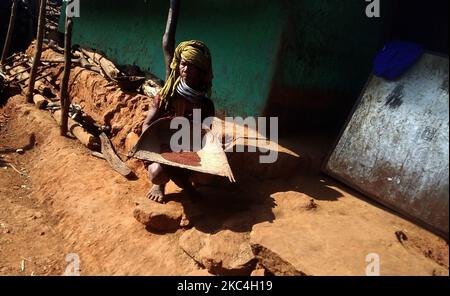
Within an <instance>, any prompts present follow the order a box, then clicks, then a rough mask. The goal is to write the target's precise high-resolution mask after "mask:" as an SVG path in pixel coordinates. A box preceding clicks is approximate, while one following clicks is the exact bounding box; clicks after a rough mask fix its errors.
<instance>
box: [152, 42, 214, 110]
mask: <svg viewBox="0 0 450 296" xmlns="http://www.w3.org/2000/svg"><path fill="white" fill-rule="evenodd" d="M181 59H184V60H186V61H187V62H188V63H190V64H193V65H194V66H197V67H199V68H200V69H201V70H203V71H204V72H205V73H206V77H205V79H206V85H205V87H206V92H207V94H208V97H210V96H211V86H212V78H213V74H212V64H211V53H210V52H209V49H208V47H206V45H205V44H204V43H203V42H201V41H197V40H191V41H184V42H181V43H180V44H179V45H178V46H177V48H176V49H175V53H174V55H173V59H172V63H171V64H170V69H171V71H170V75H169V78H168V79H167V81H166V83H165V84H164V87H163V88H162V89H161V91H160V99H161V101H160V103H159V106H160V107H163V108H164V109H167V106H168V105H169V99H170V98H171V97H172V96H173V95H174V92H175V90H176V88H177V85H178V83H179V82H180V73H179V70H178V66H179V65H180V62H181Z"/></svg>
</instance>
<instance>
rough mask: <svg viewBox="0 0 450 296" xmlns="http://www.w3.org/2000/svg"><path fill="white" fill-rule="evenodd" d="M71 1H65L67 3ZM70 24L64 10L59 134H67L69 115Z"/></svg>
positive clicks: (69, 19) (71, 23)
mask: <svg viewBox="0 0 450 296" xmlns="http://www.w3.org/2000/svg"><path fill="white" fill-rule="evenodd" d="M71 2H72V1H69V2H67V4H69V3H71ZM72 25H73V20H72V18H71V17H69V16H67V12H66V28H65V29H66V31H65V34H64V74H63V79H62V81H61V93H60V99H61V111H62V112H61V136H66V135H67V123H68V117H69V106H70V100H69V95H68V86H69V78H70V68H71V62H72Z"/></svg>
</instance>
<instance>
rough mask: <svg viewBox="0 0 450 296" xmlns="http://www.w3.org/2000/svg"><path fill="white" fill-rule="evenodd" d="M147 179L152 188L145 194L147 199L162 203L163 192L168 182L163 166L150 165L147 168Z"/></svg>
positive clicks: (157, 164)
mask: <svg viewBox="0 0 450 296" xmlns="http://www.w3.org/2000/svg"><path fill="white" fill-rule="evenodd" d="M147 171H148V178H149V180H150V182H152V184H153V186H152V188H151V189H150V191H149V192H148V193H147V197H148V198H150V199H151V200H153V201H156V202H159V203H163V202H164V190H165V187H166V184H167V183H168V182H169V176H168V175H167V173H166V172H165V170H164V168H163V166H162V165H161V164H159V163H156V162H154V163H152V164H150V165H149V166H148V167H147Z"/></svg>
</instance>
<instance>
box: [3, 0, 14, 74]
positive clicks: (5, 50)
mask: <svg viewBox="0 0 450 296" xmlns="http://www.w3.org/2000/svg"><path fill="white" fill-rule="evenodd" d="M17 2H18V0H13V3H12V6H11V17H10V18H9V25H8V33H6V39H5V45H4V46H3V52H2V59H1V61H0V66H1V71H2V72H5V62H6V58H7V56H8V54H9V48H10V47H11V39H12V34H13V32H14V24H15V22H16V14H17Z"/></svg>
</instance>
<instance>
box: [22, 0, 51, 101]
mask: <svg viewBox="0 0 450 296" xmlns="http://www.w3.org/2000/svg"><path fill="white" fill-rule="evenodd" d="M46 4H47V0H41V2H40V8H39V23H38V30H37V37H36V48H35V51H34V59H33V65H32V67H31V72H30V81H29V82H28V93H27V102H28V103H33V95H34V83H35V81H36V75H37V68H38V66H39V64H40V60H41V54H42V43H43V39H44V29H45V15H46V11H45V6H46Z"/></svg>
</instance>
